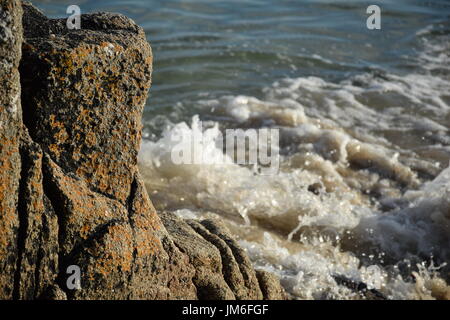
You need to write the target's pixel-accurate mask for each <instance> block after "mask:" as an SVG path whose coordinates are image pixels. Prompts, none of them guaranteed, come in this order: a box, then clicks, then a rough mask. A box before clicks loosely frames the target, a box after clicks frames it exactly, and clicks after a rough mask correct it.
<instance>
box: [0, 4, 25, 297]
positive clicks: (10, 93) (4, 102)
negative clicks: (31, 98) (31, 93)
mask: <svg viewBox="0 0 450 320" xmlns="http://www.w3.org/2000/svg"><path fill="white" fill-rule="evenodd" d="M21 43H22V8H21V5H20V1H18V0H1V1H0V299H9V298H12V296H13V289H14V275H15V271H16V262H17V256H18V249H17V240H18V228H19V216H18V210H17V205H18V197H19V180H20V168H21V166H20V162H21V161H20V154H19V147H20V132H21V126H22V125H21V123H22V120H21V117H22V116H21V113H22V111H21V106H20V80H19V71H18V67H19V61H20V58H21Z"/></svg>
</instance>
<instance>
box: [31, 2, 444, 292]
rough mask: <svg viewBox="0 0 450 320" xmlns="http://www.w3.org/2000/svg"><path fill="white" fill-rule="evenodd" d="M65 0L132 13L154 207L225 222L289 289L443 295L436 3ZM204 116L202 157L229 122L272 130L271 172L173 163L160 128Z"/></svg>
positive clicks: (440, 20)
mask: <svg viewBox="0 0 450 320" xmlns="http://www.w3.org/2000/svg"><path fill="white" fill-rule="evenodd" d="M34 3H35V4H36V5H37V6H38V7H40V8H41V9H43V10H44V11H45V13H46V14H48V15H50V16H53V17H64V16H66V15H65V9H66V7H67V5H69V4H74V2H73V1H35V2H34ZM77 4H78V5H79V6H80V7H81V10H82V12H93V11H113V12H120V13H123V14H125V15H127V16H129V17H131V18H133V19H134V20H135V21H136V22H137V23H138V24H139V25H140V26H142V27H143V28H144V29H145V31H146V34H147V38H148V40H149V41H150V43H151V44H152V48H153V51H154V57H155V60H154V74H153V86H152V89H151V91H150V97H149V100H148V101H147V107H146V109H145V113H144V133H145V139H144V142H143V145H142V150H141V153H140V165H141V171H142V173H143V175H144V177H145V179H146V183H147V188H148V190H149V193H150V194H151V196H152V199H153V200H154V202H155V205H156V206H157V207H158V208H159V209H161V210H162V209H166V210H172V211H174V212H176V213H177V214H178V215H180V216H182V217H184V218H193V219H198V218H201V217H215V216H221V217H222V218H224V219H225V221H227V224H228V225H229V227H230V229H231V230H232V231H233V233H235V235H236V236H237V237H238V238H239V239H240V243H241V245H242V246H243V247H245V248H246V249H247V250H248V252H249V254H250V257H251V258H252V260H253V262H254V264H255V266H256V267H257V268H262V269H265V270H268V271H271V272H274V273H276V274H277V275H278V276H279V277H280V278H281V282H282V284H283V286H284V287H285V288H286V290H287V291H288V292H289V294H290V295H291V297H292V298H296V299H335V298H339V299H359V298H361V296H360V295H359V294H358V293H357V292H355V291H354V290H353V289H352V286H351V285H348V284H349V283H350V282H354V283H359V282H364V283H366V284H367V285H368V286H369V288H373V289H376V290H377V291H379V292H380V293H381V294H382V295H384V296H385V297H387V298H396V299H428V298H447V299H450V287H449V286H448V284H449V283H450V282H449V280H450V273H449V270H450V268H449V266H447V265H446V264H447V263H448V262H450V169H449V168H448V166H449V161H450V132H449V131H450V54H449V53H450V3H449V2H448V1H438V0H436V1H415V0H410V1H407V0H397V1H393V0H392V1H377V2H374V3H372V2H370V3H369V2H366V1H358V0H355V1H331V0H330V1H325V0H322V1H317V0H316V1H313V0H311V1H292V0H291V1H284V0H278V1H276V0H253V1H247V0H240V1H237V0H236V1H235V0H229V1H207V0H203V1H202V0H185V1H171V0H169V1H167V0H164V1H163V0H161V1H143V0H142V1H138V0H134V1H79V2H78V3H77ZM369 4H378V5H379V6H380V7H381V10H382V13H381V14H382V20H381V21H382V22H381V23H382V24H381V27H382V29H381V30H368V29H367V28H366V18H367V16H368V15H367V14H366V8H367V6H368V5H369ZM201 121H202V122H203V124H205V125H206V127H207V128H208V131H207V137H208V139H206V140H205V141H204V142H203V145H204V146H205V147H207V148H208V150H210V152H211V154H221V153H222V150H221V149H220V148H219V147H218V146H217V144H216V140H215V137H218V136H219V134H220V132H224V130H225V129H227V128H257V129H259V128H266V127H268V128H276V129H279V130H280V131H279V132H280V154H281V167H280V172H279V173H278V174H277V175H260V174H258V173H257V172H254V171H253V170H252V168H249V167H245V166H239V165H237V164H233V163H230V164H228V165H181V166H180V165H178V166H177V165H174V164H173V163H172V162H171V161H170V152H171V150H172V149H173V147H174V144H173V141H172V140H171V137H173V136H174V135H179V134H181V135H185V136H188V135H190V134H192V133H195V132H197V133H200V129H199V124H200V122H201ZM342 279H346V280H345V281H343V280H342Z"/></svg>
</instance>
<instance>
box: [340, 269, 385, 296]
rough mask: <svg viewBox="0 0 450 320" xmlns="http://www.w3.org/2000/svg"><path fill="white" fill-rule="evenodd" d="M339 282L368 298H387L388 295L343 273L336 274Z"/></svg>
mask: <svg viewBox="0 0 450 320" xmlns="http://www.w3.org/2000/svg"><path fill="white" fill-rule="evenodd" d="M333 278H334V280H335V281H336V283H337V284H339V285H342V286H345V287H347V288H349V289H350V290H352V291H354V292H356V293H358V294H360V295H361V297H363V298H365V299H367V300H387V297H386V296H385V295H384V294H383V293H381V292H380V291H378V290H376V289H369V288H368V287H367V285H366V284H365V283H364V282H360V281H354V280H352V279H350V278H347V277H345V276H342V275H334V276H333Z"/></svg>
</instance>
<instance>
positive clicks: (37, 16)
mask: <svg viewBox="0 0 450 320" xmlns="http://www.w3.org/2000/svg"><path fill="white" fill-rule="evenodd" d="M22 5H23V22H22V20H21V18H22V8H21V5H20V2H19V1H17V0H2V2H0V8H1V11H0V15H1V16H2V17H3V16H7V17H9V18H7V19H5V21H6V22H7V24H6V25H5V26H4V25H3V24H0V62H1V63H2V64H4V65H7V66H8V68H9V69H2V71H0V72H1V73H0V74H1V76H2V78H1V81H2V82H4V83H5V85H4V86H2V88H1V89H0V90H2V91H3V92H2V95H1V97H0V99H1V100H0V102H1V124H2V126H1V127H0V134H1V136H0V137H1V140H2V147H1V149H0V165H1V166H2V167H3V168H2V169H4V170H2V171H1V172H0V182H1V186H2V187H3V186H5V187H4V188H3V189H0V234H1V236H0V257H1V258H2V259H1V262H0V272H1V273H0V298H1V299H11V298H15V299H66V298H67V299H284V298H285V296H284V293H283V290H282V288H281V286H280V284H279V281H277V280H276V279H275V278H274V277H273V276H270V275H267V274H263V273H261V272H255V270H254V269H253V267H252V266H251V263H250V260H249V259H248V257H247V256H246V255H245V252H244V251H243V250H242V249H241V248H240V247H239V246H238V244H237V243H236V241H235V240H233V239H232V236H231V235H230V234H229V233H228V231H227V230H226V229H225V228H224V227H223V226H222V225H221V224H220V222H217V221H208V220H207V221H200V222H199V221H183V220H181V219H180V218H178V217H176V216H175V215H173V214H170V213H159V214H158V213H157V212H156V210H155V209H154V207H153V205H152V203H151V200H150V198H149V197H148V194H147V191H146V189H145V187H144V184H143V182H142V179H141V177H140V174H139V171H138V168H137V154H138V151H139V147H140V143H141V130H142V124H141V117H142V112H143V108H144V105H145V101H146V98H147V92H148V89H149V88H150V84H151V72H152V59H153V57H152V52H151V48H150V45H149V44H148V42H147V41H146V38H145V34H144V32H143V30H142V29H141V28H140V27H139V26H137V25H136V24H135V23H134V22H133V21H132V20H130V19H128V18H127V17H125V16H123V15H119V14H110V13H94V14H87V15H82V26H83V29H82V30H68V29H67V28H66V27H65V20H63V19H48V18H47V17H45V15H43V14H42V13H41V12H40V11H39V10H38V9H36V8H35V7H33V6H32V5H31V4H29V3H26V2H23V3H22ZM22 25H23V29H24V30H23V34H24V38H23V40H22ZM10 34H12V35H14V37H11V36H10ZM3 35H6V36H3ZM22 41H23V44H22ZM21 44H22V48H21ZM21 49H22V53H21ZM19 61H20V68H19ZM19 70H20V83H19ZM11 75H12V76H11ZM20 90H22V94H21V99H16V98H14V97H15V96H17V94H20ZM21 104H22V107H21ZM11 109H13V110H15V111H16V112H10V110H11ZM21 110H23V119H22V115H21V114H22V111H21ZM71 265H77V266H79V267H80V269H81V289H80V290H70V289H68V288H67V286H66V280H67V277H68V275H67V273H66V269H67V267H68V266H71Z"/></svg>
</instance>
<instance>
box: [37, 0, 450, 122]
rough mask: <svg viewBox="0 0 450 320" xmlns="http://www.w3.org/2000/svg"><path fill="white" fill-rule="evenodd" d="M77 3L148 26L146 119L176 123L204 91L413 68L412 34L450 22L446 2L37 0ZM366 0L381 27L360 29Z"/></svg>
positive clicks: (59, 12)
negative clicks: (150, 66) (150, 61)
mask: <svg viewBox="0 0 450 320" xmlns="http://www.w3.org/2000/svg"><path fill="white" fill-rule="evenodd" d="M75 3H76V4H78V5H79V6H80V8H81V10H82V12H83V13H88V12H95V11H112V12H120V13H122V14H125V15H127V16H129V17H131V18H132V19H134V20H135V21H136V23H138V24H139V25H140V26H142V27H143V28H144V29H145V32H146V34H147V38H148V40H149V41H150V43H151V45H152V47H153V51H154V58H155V60H154V61H155V62H154V64H155V65H154V75H153V87H152V89H151V95H150V98H149V101H148V104H147V105H148V109H147V116H148V117H150V115H151V114H154V113H155V112H157V113H158V114H160V113H162V114H166V115H170V114H171V113H172V115H171V118H172V120H174V121H176V120H177V118H183V117H186V116H187V115H191V114H193V113H195V111H194V109H195V101H196V99H197V97H198V95H200V94H208V95H210V96H220V95H225V94H249V95H256V96H258V95H259V94H260V90H261V88H262V87H264V86H267V85H270V84H271V83H273V82H274V81H276V80H279V79H282V78H285V77H290V78H296V77H304V76H310V75H315V76H319V77H321V78H324V79H327V80H332V81H337V80H341V79H344V78H348V77H349V75H352V74H355V73H362V72H366V71H367V70H372V69H384V70H395V72H400V73H401V72H409V71H411V69H414V68H417V65H414V64H411V63H410V60H409V57H410V56H413V55H414V54H415V51H416V50H417V46H418V44H417V39H416V37H415V33H416V32H417V31H418V30H421V29H422V28H425V27H426V26H428V25H430V24H439V23H441V24H445V26H444V27H443V28H444V30H445V32H448V31H449V26H448V23H449V20H450V2H449V1H445V0H435V1H417V0H391V1H359V0H357V1H341V0H330V1H317V0H309V1H299V0H294V1H293V0H281V1H280V0H251V1H248V0H228V1H209V0H203V1H202V0H183V1H174V0H159V1H158V0H152V1H145V0H142V1H137V0H133V1H104V0H95V1H78V2H74V1H72V0H69V1H34V4H36V5H37V6H38V7H40V8H41V9H43V10H44V12H45V13H46V14H48V15H50V16H52V17H64V16H66V14H65V10H66V7H67V6H68V5H70V4H75ZM370 4H377V5H379V6H380V7H381V10H382V29H381V30H380V31H378V30H368V29H367V28H366V19H367V17H368V15H367V14H366V8H367V7H368V5H370ZM318 56H320V57H322V58H323V59H320V58H319V59H318V58H317V57H318ZM324 61H328V62H324ZM180 101H183V102H184V104H185V105H187V108H185V110H178V109H177V107H176V103H177V102H180Z"/></svg>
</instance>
